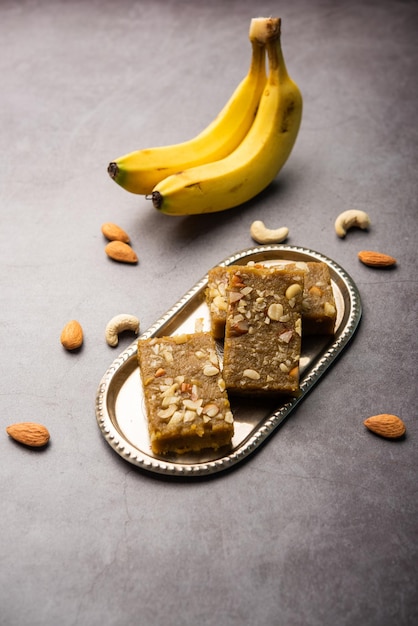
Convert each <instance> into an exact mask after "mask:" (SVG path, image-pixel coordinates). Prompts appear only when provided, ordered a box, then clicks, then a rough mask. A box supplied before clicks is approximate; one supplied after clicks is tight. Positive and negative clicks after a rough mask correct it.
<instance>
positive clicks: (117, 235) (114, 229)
mask: <svg viewBox="0 0 418 626" xmlns="http://www.w3.org/2000/svg"><path fill="white" fill-rule="evenodd" d="M102 233H103V235H104V236H105V237H106V239H108V240H109V241H123V242H124V243H129V242H130V239H129V235H128V233H126V232H125V231H124V230H123V228H121V227H120V226H118V225H117V224H113V223H112V222H106V223H105V224H102Z"/></svg>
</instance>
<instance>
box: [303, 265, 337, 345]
mask: <svg viewBox="0 0 418 626" xmlns="http://www.w3.org/2000/svg"><path fill="white" fill-rule="evenodd" d="M304 265H306V271H305V285H304V290H303V299H302V326H303V334H304V335H305V334H306V335H332V334H334V332H335V322H336V318H337V307H336V306H335V299H334V293H333V291H332V284H331V275H330V272H329V267H328V265H327V264H326V263H321V262H315V261H309V262H307V263H304Z"/></svg>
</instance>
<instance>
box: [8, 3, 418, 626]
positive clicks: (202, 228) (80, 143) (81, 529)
mask: <svg viewBox="0 0 418 626" xmlns="http://www.w3.org/2000/svg"><path fill="white" fill-rule="evenodd" d="M258 15H280V16H281V17H282V20H283V22H282V32H283V37H282V41H283V50H284V55H285V58H286V61H287V66H288V69H289V72H290V74H291V76H292V77H293V78H294V79H295V80H296V82H297V83H298V84H299V86H300V88H301V90H302V92H303V96H304V107H305V108H304V118H303V122H302V127H301V131H300V135H299V137H298V140H297V143H296V146H295V149H294V151H293V153H292V155H291V158H290V159H289V161H288V163H287V164H286V166H285V168H284V169H283V171H282V172H281V173H280V175H279V177H278V178H277V181H275V182H274V183H273V184H272V185H271V186H270V187H269V188H268V189H267V190H266V191H265V192H264V193H262V194H261V195H260V196H259V197H257V198H255V199H254V200H253V201H251V202H248V203H247V204H246V205H245V206H243V207H240V208H237V209H234V210H231V211H228V212H226V213H223V214H217V215H209V216H195V217H184V218H173V217H168V216H164V215H160V214H158V213H157V212H156V211H155V210H154V209H153V208H152V206H151V204H150V202H149V201H147V200H145V199H144V198H142V197H136V196H133V195H131V194H128V193H126V192H125V191H123V190H122V189H121V188H119V187H118V186H117V185H115V184H114V183H113V182H112V181H111V180H110V178H109V177H108V176H107V173H106V167H107V164H108V162H109V161H110V160H112V159H113V158H115V157H117V156H120V155H121V154H124V153H126V152H129V151H131V150H134V149H137V148H139V147H146V146H149V145H155V144H165V143H169V142H176V141H180V140H183V139H186V138H189V137H191V136H193V135H194V134H195V133H197V132H198V131H200V130H201V129H202V128H203V127H204V126H206V124H207V123H208V122H209V121H210V120H211V119H212V118H213V117H214V116H215V114H216V113H217V111H218V110H219V109H220V108H221V107H222V105H223V104H224V102H225V101H226V100H227V98H228V97H229V95H230V93H231V92H232V90H233V89H234V87H235V85H236V84H237V83H238V81H239V80H240V79H241V78H242V77H243V76H244V75H245V74H246V72H247V68H248V64H249V55H250V48H249V44H248V39H247V33H248V26H249V21H250V19H251V18H252V17H256V16H258ZM417 26H418V4H417V2H412V1H410V2H408V1H400V0H399V1H395V0H392V1H389V0H387V1H380V2H379V1H377V0H368V1H365V2H364V1H360V0H350V1H341V2H338V3H336V2H333V1H332V0H309V1H308V0H292V2H289V3H284V2H283V3H277V2H269V1H264V0H261V1H257V2H255V1H253V0H239V1H238V0H237V1H235V0H234V1H225V0H222V1H221V0H211V2H208V3H203V2H201V3H198V2H193V1H192V0H178V1H176V0H171V1H166V2H164V1H163V0H153V1H151V0H149V1H146V0H143V1H141V2H140V1H138V2H134V0H119V1H117V2H116V1H115V0H112V1H110V0H107V1H103V2H100V1H99V0H93V1H91V2H85V3H83V2H82V1H81V0H78V1H77V0H68V1H67V2H58V1H55V2H54V1H53V0H39V1H35V0H28V1H23V0H16V1H13V0H9V1H7V0H3V1H2V2H0V41H1V42H2V54H1V55H0V77H1V98H0V116H1V117H0V119H1V129H2V130H1V135H0V144H1V151H0V160H1V164H0V202H1V213H0V215H1V218H0V219H1V229H0V263H1V265H0V293H1V302H2V305H1V307H0V333H1V352H2V377H1V380H0V402H1V411H0V420H1V424H0V425H1V429H2V432H3V434H2V436H1V437H0V457H1V463H0V467H1V469H0V472H1V481H0V485H1V487H0V489H1V514H0V607H1V609H0V624H1V626H29V625H30V626H55V625H56V624H60V625H61V626H76V625H88V626H95V625H96V624H97V625H98V624H106V626H116V625H117V626H125V625H128V624H141V626H142V625H144V626H148V625H149V626H157V625H158V626H159V625H160V624H164V625H165V626H177V625H178V624H183V625H184V626H186V625H187V626H189V625H190V626H191V625H195V624H201V625H205V626H212V625H213V626H215V625H218V624H221V625H222V626H224V625H225V626H242V625H248V626H272V625H277V626H307V625H308V626H310V625H312V626H328V625H329V626H336V625H338V626H351V625H353V626H354V625H356V626H357V625H359V624H361V625H362V626H364V625H366V626H386V625H392V624H396V625H397V626H398V625H399V626H401V625H402V626H406V625H407V626H410V625H412V624H415V623H417V620H418V600H417V597H418V596H417V576H418V565H417V563H418V491H417V484H418V470H417V458H418V457H417V453H418V444H417V441H418V424H417V407H416V397H417V376H416V369H417V330H416V328H417V312H418V311H417V279H416V273H417V263H416V236H417V232H418V220H417V218H418V214H417V195H418V184H417V169H418V159H417V139H418V137H417V135H418V131H417V125H416V112H417V107H418V97H417V96H418V84H417V73H416V68H417V63H418V50H417V46H416V32H417ZM349 208H359V209H363V210H366V211H367V212H368V213H369V214H370V216H371V219H372V228H371V229H370V231H369V232H367V233H365V232H363V231H359V230H353V231H350V233H349V236H347V238H346V239H345V240H340V239H338V238H337V237H336V235H335V233H334V227H333V224H334V220H335V217H336V216H337V215H338V214H339V213H340V212H341V211H343V210H345V209H349ZM255 219H262V220H264V221H265V222H266V224H267V225H269V226H270V227H278V226H288V227H289V229H290V236H289V239H288V243H289V244H294V245H300V246H303V247H307V248H312V249H314V250H317V251H318V252H321V253H323V254H325V255H327V256H329V257H331V258H333V259H334V260H335V261H336V262H337V263H339V264H340V265H342V266H343V267H344V268H345V270H346V271H347V272H348V273H349V274H350V275H351V276H352V277H353V279H354V280H355V282H356V284H357V286H358V288H359V290H360V293H361V297H362V302H363V308H364V315H363V320H362V323H361V326H360V329H359V331H358V333H357V335H356V337H355V339H354V341H353V343H352V344H351V345H350V347H349V349H348V350H347V351H346V352H345V353H344V354H343V355H342V357H341V359H339V360H338V362H337V364H336V365H335V367H333V368H332V370H331V371H330V372H329V373H328V374H327V375H326V376H325V378H324V379H323V380H322V381H321V383H320V384H319V386H318V387H316V388H315V390H314V391H313V392H312V393H311V395H310V396H309V398H307V399H306V401H305V402H303V403H302V404H301V405H300V406H299V407H298V408H297V410H296V411H295V413H294V414H293V415H292V417H291V418H290V419H289V420H287V421H286V422H285V423H284V424H283V426H282V427H281V428H280V429H279V430H278V431H276V433H275V434H274V435H273V436H272V437H271V438H270V439H269V440H268V442H267V444H266V445H265V446H263V447H262V449H261V450H260V451H259V452H258V453H257V454H255V455H254V456H253V457H251V458H250V459H249V461H248V462H247V463H245V464H243V465H241V466H238V467H237V468H236V469H235V470H234V471H232V472H229V473H227V474H224V475H218V476H217V477H216V478H214V479H212V480H199V481H194V482H181V481H173V480H168V479H164V478H157V477H155V476H153V475H150V474H146V473H145V472H143V471H141V470H139V469H136V468H135V467H134V466H133V465H131V464H129V463H126V462H125V461H124V460H123V459H121V458H120V457H119V456H118V455H117V454H116V453H115V452H114V451H113V450H112V449H111V448H110V447H109V445H108V444H107V442H106V441H105V440H104V439H103V437H102V435H101V433H100V431H99V429H98V427H97V424H96V419H95V413H94V403H95V394H96V390H97V387H98V384H99V381H100V379H101V377H102V375H103V374H104V372H105V371H106V369H107V368H108V366H109V365H110V363H111V362H112V361H113V359H114V358H115V356H116V355H117V353H118V350H116V351H114V350H112V349H111V348H109V347H108V346H107V344H106V343H105V341H104V338H103V333H104V327H105V325H106V323H107V321H108V320H109V319H110V318H111V317H112V316H113V315H115V314H117V313H120V312H121V311H128V312H131V313H134V314H136V315H137V316H138V317H139V318H140V319H141V327H142V330H146V329H147V328H148V327H149V326H150V325H151V324H152V323H154V321H155V320H157V319H158V318H159V317H160V316H161V315H162V314H163V313H164V312H165V311H166V310H167V309H169V308H170V307H171V306H172V305H173V304H174V303H175V302H176V301H177V300H178V299H179V298H180V297H181V296H182V295H183V294H184V293H185V292H186V291H188V289H189V288H190V287H191V286H192V285H194V284H195V283H196V282H197V281H198V280H199V279H200V278H201V277H202V276H203V275H204V274H205V273H206V271H207V270H208V269H209V268H210V267H211V266H213V265H215V264H216V263H217V262H218V261H220V260H222V259H223V258H225V257H226V256H229V255H231V254H233V253H234V252H236V251H237V250H241V249H243V248H247V247H251V246H252V245H253V242H252V240H251V238H250V235H249V227H250V224H251V222H252V221H253V220H255ZM105 221H114V222H117V223H118V224H120V225H121V226H122V227H123V228H125V229H126V230H127V231H128V232H129V233H130V235H131V237H132V244H133V247H134V248H135V250H136V251H137V253H138V255H139V259H140V261H139V264H138V265H137V266H126V265H118V264H116V263H114V262H112V261H110V260H109V259H108V258H107V257H106V256H105V254H104V251H103V250H104V245H105V242H104V239H103V236H102V235H101V232H100V227H101V224H102V223H103V222H105ZM361 249H372V250H373V249H375V250H381V251H383V252H387V253H389V254H393V255H394V256H395V257H396V258H397V259H398V266H397V268H396V269H395V270H393V271H389V272H386V271H378V270H371V269H369V268H367V267H365V266H363V265H361V264H360V263H359V261H358V259H357V252H358V251H359V250H361ZM72 318H76V319H78V320H79V321H80V322H81V324H82V326H83V328H84V331H85V343H84V347H83V349H82V350H81V351H80V352H79V353H77V354H70V353H67V352H65V351H64V350H63V349H62V347H61V345H60V343H59V335H60V332H61V329H62V327H63V325H64V324H65V323H66V322H67V321H68V320H69V319H72ZM131 340H132V338H131V337H124V338H123V339H122V341H121V343H120V347H121V349H123V348H124V347H126V346H127V345H129V343H130V342H131ZM381 412H389V413H395V414H398V415H400V416H401V417H402V418H403V419H404V420H405V422H406V425H407V429H408V434H407V437H406V438H405V440H403V441H401V442H396V443H393V442H388V441H385V440H383V439H379V438H377V437H375V436H373V435H372V434H371V433H368V432H367V431H366V430H365V429H364V427H363V425H362V421H363V419H364V418H365V417H367V416H369V415H373V414H376V413H381ZM24 420H33V421H39V422H42V423H44V424H45V425H47V426H48V428H49V430H50V432H51V443H50V445H49V447H48V448H47V449H46V450H44V451H42V452H39V451H38V452H36V451H35V452H34V451H31V450H28V449H24V448H22V447H20V446H18V445H15V444H14V443H13V442H12V441H10V440H9V438H8V436H7V435H6V433H5V428H6V426H7V425H8V424H10V423H13V422H17V421H24Z"/></svg>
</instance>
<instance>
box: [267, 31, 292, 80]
mask: <svg viewBox="0 0 418 626" xmlns="http://www.w3.org/2000/svg"><path fill="white" fill-rule="evenodd" d="M266 50H267V58H268V62H269V80H270V81H271V79H272V78H273V76H277V74H278V75H279V81H280V82H283V81H284V80H287V79H288V78H289V75H288V73H287V68H286V63H285V60H284V57H283V51H282V45H281V40H280V33H279V35H278V36H274V37H272V38H271V39H268V40H267V41H266Z"/></svg>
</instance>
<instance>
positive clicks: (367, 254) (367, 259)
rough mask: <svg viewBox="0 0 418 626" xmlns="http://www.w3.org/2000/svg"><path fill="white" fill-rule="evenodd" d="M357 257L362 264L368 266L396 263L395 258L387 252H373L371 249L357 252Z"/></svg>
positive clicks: (389, 265) (386, 265) (387, 265)
mask: <svg viewBox="0 0 418 626" xmlns="http://www.w3.org/2000/svg"><path fill="white" fill-rule="evenodd" d="M358 258H359V259H360V261H361V262H362V263H364V265H368V266H369V267H392V266H393V265H395V264H396V259H394V258H393V256H390V255H389V254H383V252H374V251H373V250H361V252H359V253H358Z"/></svg>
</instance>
